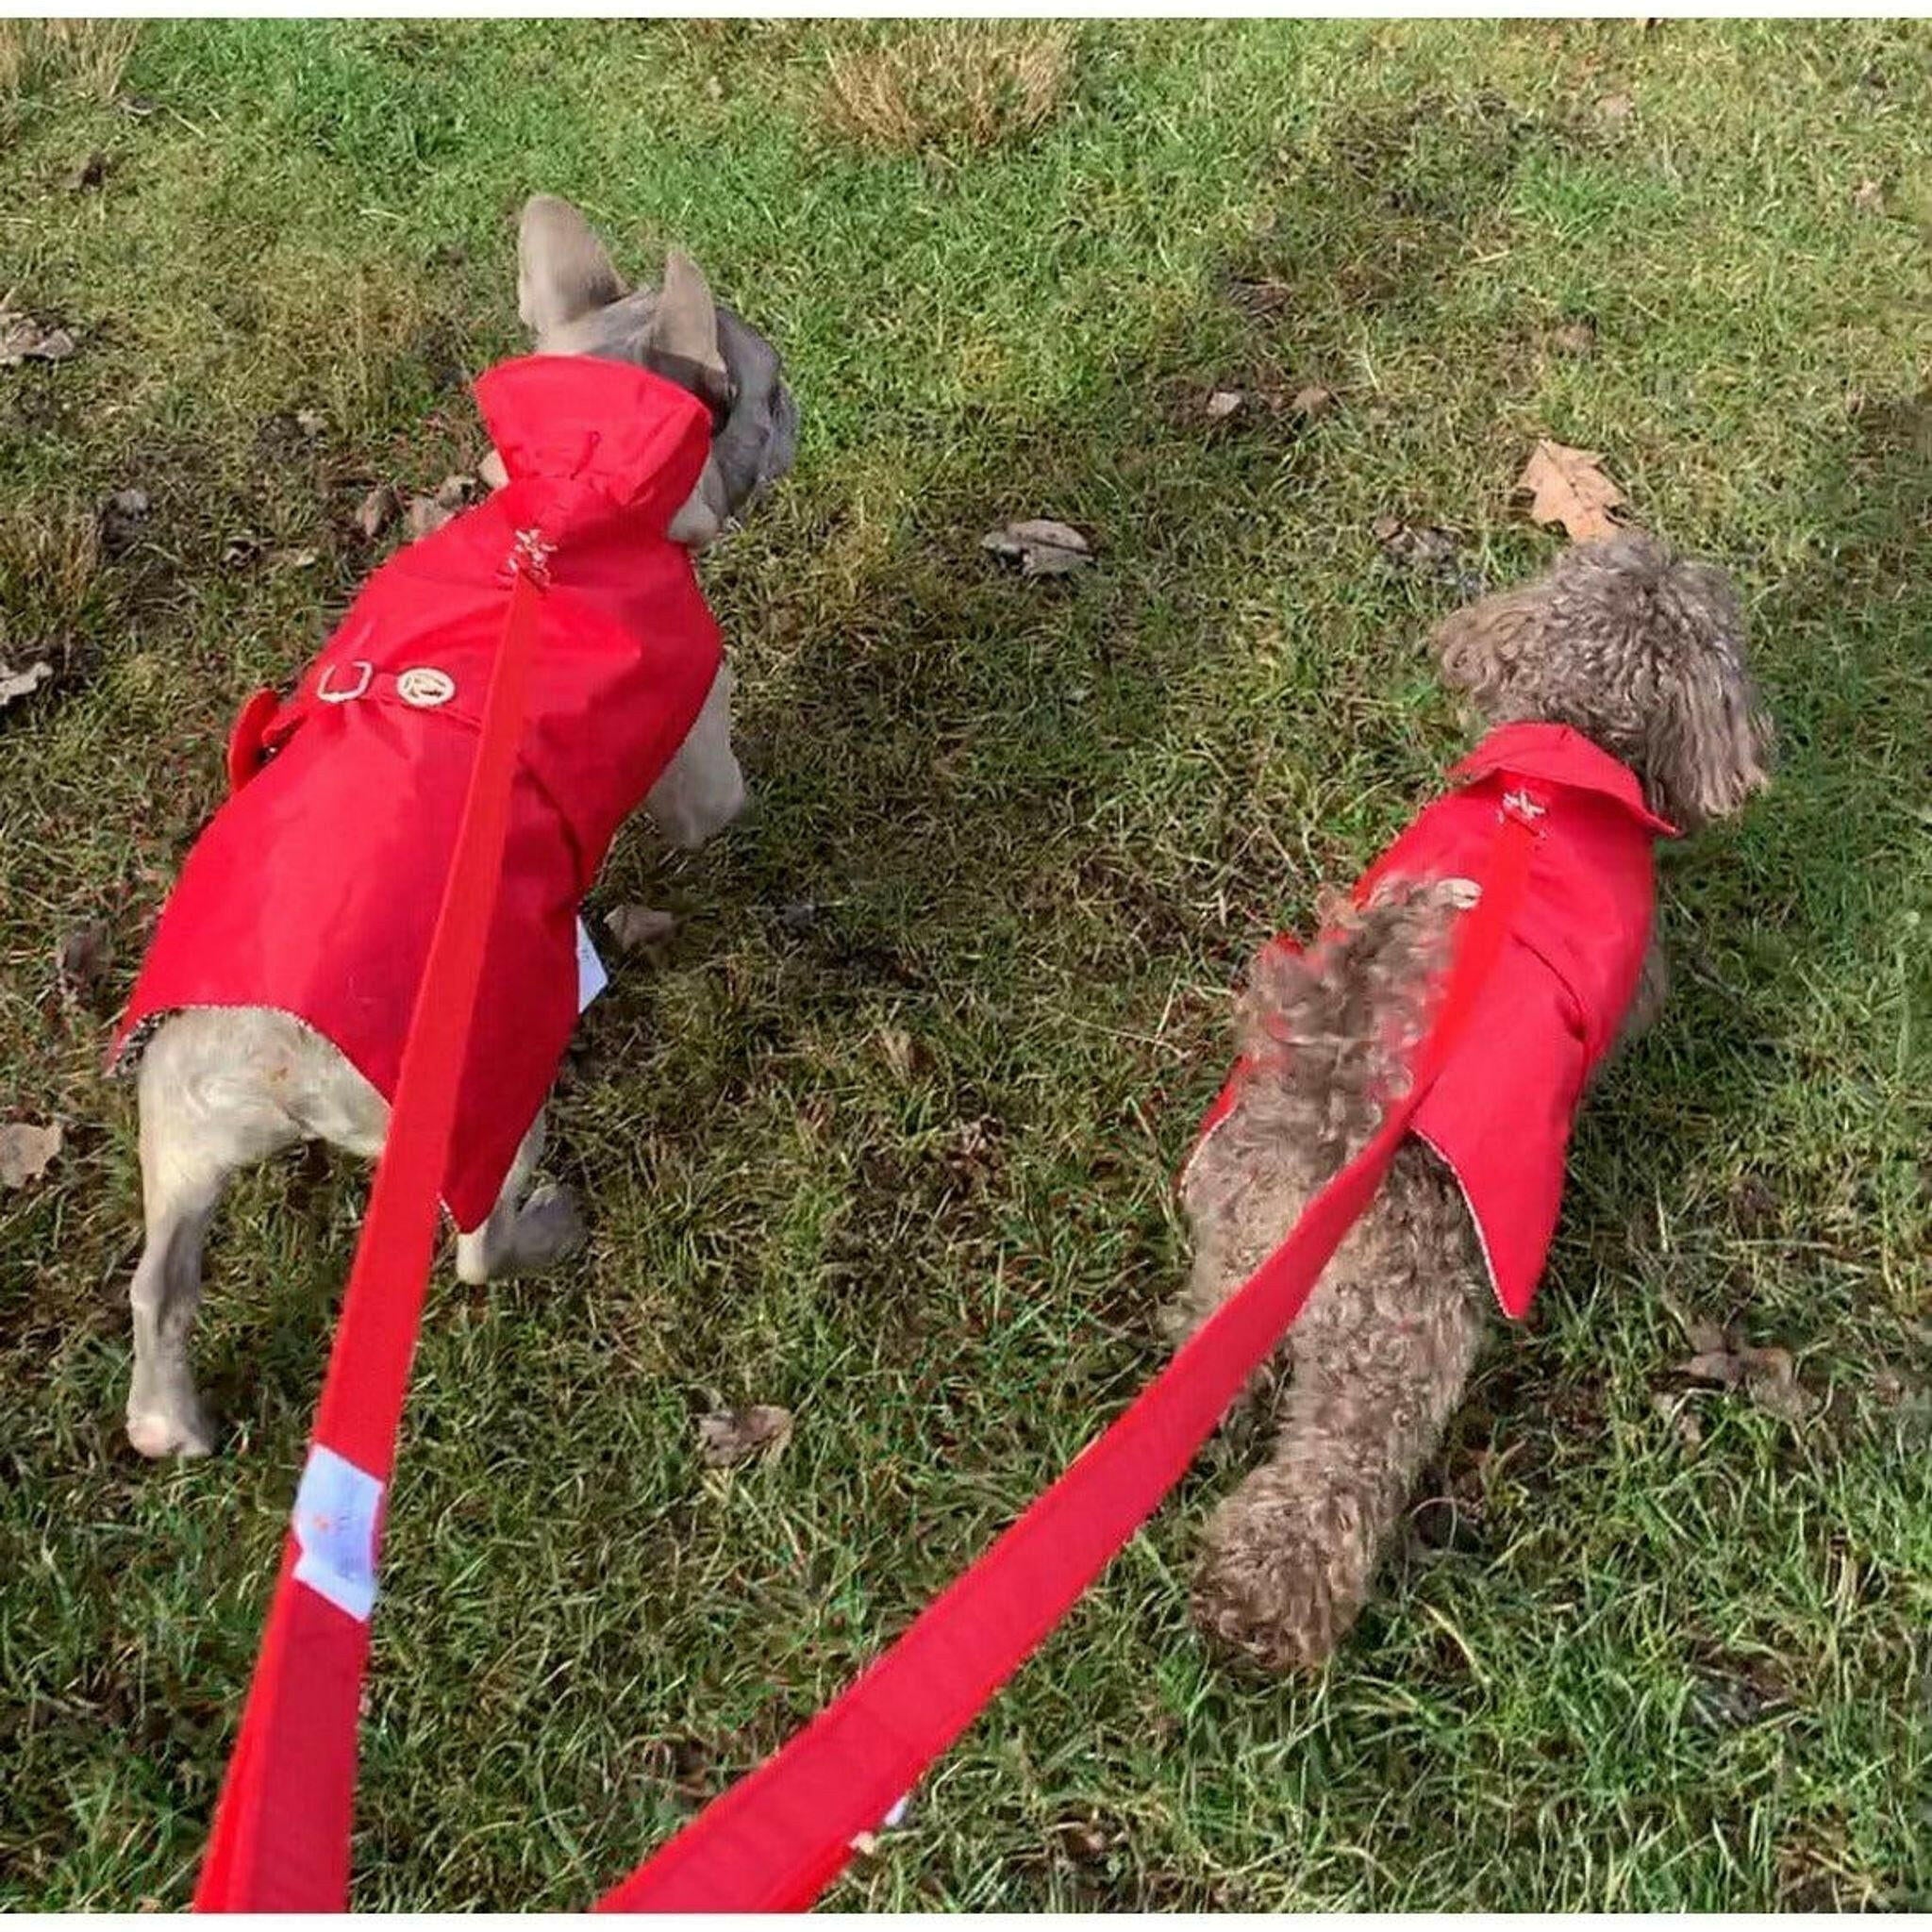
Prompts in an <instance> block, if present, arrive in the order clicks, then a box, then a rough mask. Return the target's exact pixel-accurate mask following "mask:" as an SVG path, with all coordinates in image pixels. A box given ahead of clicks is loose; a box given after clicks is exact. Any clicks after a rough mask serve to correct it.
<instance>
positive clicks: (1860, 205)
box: [1852, 180, 1885, 215]
mask: <svg viewBox="0 0 1932 1932" xmlns="http://www.w3.org/2000/svg"><path fill="white" fill-rule="evenodd" d="M1852 206H1853V207H1854V208H1857V210H1858V212H1859V213H1860V214H1867V215H1869V214H1876V213H1877V212H1878V211H1879V210H1880V209H1881V208H1884V206H1885V190H1884V189H1883V188H1882V187H1881V186H1880V185H1879V184H1878V183H1877V182H1876V181H1872V180H1865V181H1860V182H1859V183H1858V185H1857V188H1856V189H1855V190H1854V191H1853V193H1852Z"/></svg>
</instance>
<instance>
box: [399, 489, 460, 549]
mask: <svg viewBox="0 0 1932 1932" xmlns="http://www.w3.org/2000/svg"><path fill="white" fill-rule="evenodd" d="M455 515H456V511H455V510H453V509H445V508H443V507H442V505H441V504H440V503H438V502H437V500H436V499H435V498H434V497H433V496H412V497H410V499H409V513H408V526H409V536H410V538H411V540H412V541H413V540H414V539H416V538H419V537H427V536H429V535H430V534H431V533H432V532H434V531H437V530H440V529H441V528H442V526H443V525H445V524H446V523H448V522H449V520H450V519H451V518H452V517H453V516H455Z"/></svg>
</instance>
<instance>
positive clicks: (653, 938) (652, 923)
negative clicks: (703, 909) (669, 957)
mask: <svg viewBox="0 0 1932 1932" xmlns="http://www.w3.org/2000/svg"><path fill="white" fill-rule="evenodd" d="M604 929H605V931H607V932H608V934H609V935H610V937H611V938H612V939H613V940H615V941H617V943H618V946H619V948H620V949H621V950H622V951H624V952H626V953H635V952H636V951H637V950H638V949H639V948H640V947H641V946H650V945H656V944H657V942H658V941H659V940H668V939H669V938H670V937H671V935H672V934H673V933H675V931H676V930H677V914H676V913H675V912H660V911H659V910H658V908H657V907H655V906H613V907H612V908H610V910H609V911H608V912H607V913H606V914H605V915H604Z"/></svg>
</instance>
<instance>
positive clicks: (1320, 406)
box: [1292, 382, 1335, 422]
mask: <svg viewBox="0 0 1932 1932" xmlns="http://www.w3.org/2000/svg"><path fill="white" fill-rule="evenodd" d="M1292 407H1293V409H1294V412H1295V414H1296V415H1297V416H1306V417H1307V418H1308V419H1309V421H1311V422H1312V421H1313V420H1314V418H1315V417H1317V416H1325V415H1326V414H1327V413H1328V411H1329V410H1330V409H1332V408H1334V407H1335V391H1333V390H1332V389H1325V388H1324V387H1323V385H1322V384H1321V383H1319V382H1311V383H1309V384H1308V385H1307V387H1306V388H1304V389H1298V390H1296V391H1295V392H1294V403H1293V405H1292Z"/></svg>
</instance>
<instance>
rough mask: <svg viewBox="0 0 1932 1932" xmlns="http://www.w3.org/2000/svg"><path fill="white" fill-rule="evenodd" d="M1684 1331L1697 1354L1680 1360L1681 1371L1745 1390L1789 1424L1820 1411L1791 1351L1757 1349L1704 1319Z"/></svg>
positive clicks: (1758, 1404)
mask: <svg viewBox="0 0 1932 1932" xmlns="http://www.w3.org/2000/svg"><path fill="white" fill-rule="evenodd" d="M1685 1332H1686V1334H1687V1336H1688V1337H1689V1339H1690V1341H1691V1347H1692V1348H1694V1349H1696V1350H1697V1353H1696V1354H1695V1355H1693V1356H1691V1358H1690V1359H1689V1360H1688V1361H1682V1362H1679V1363H1678V1364H1677V1373H1678V1374H1682V1375H1689V1376H1690V1377H1691V1380H1692V1381H1696V1382H1714V1383H1716V1384H1717V1385H1718V1386H1719V1387H1720V1388H1722V1389H1740V1388H1741V1389H1742V1390H1743V1391H1744V1393H1745V1395H1746V1396H1747V1397H1748V1398H1749V1400H1750V1402H1751V1404H1752V1406H1753V1407H1756V1408H1761V1409H1763V1410H1764V1411H1765V1412H1766V1414H1768V1415H1774V1416H1778V1417H1780V1418H1781V1419H1782V1420H1783V1421H1785V1422H1788V1423H1801V1422H1804V1421H1805V1420H1806V1419H1807V1417H1809V1416H1812V1415H1815V1414H1816V1413H1817V1411H1818V1408H1819V1406H1820V1405H1819V1398H1818V1397H1817V1396H1816V1395H1814V1394H1813V1393H1812V1392H1811V1391H1810V1390H1808V1389H1807V1388H1806V1387H1805V1386H1804V1384H1803V1383H1801V1382H1800V1381H1799V1380H1798V1373H1797V1369H1796V1366H1795V1365H1794V1364H1793V1362H1792V1360H1791V1352H1790V1349H1788V1348H1775V1347H1770V1348H1756V1347H1753V1346H1751V1345H1750V1344H1748V1343H1746V1342H1742V1341H1739V1340H1738V1338H1737V1337H1736V1335H1735V1334H1734V1333H1733V1332H1732V1331H1730V1330H1729V1329H1724V1328H1719V1327H1718V1326H1717V1325H1716V1324H1713V1323H1710V1322H1707V1321H1703V1320H1695V1321H1691V1322H1688V1323H1687V1324H1685Z"/></svg>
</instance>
